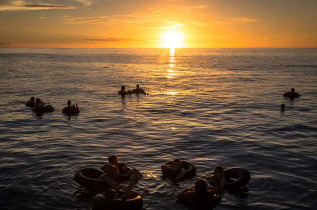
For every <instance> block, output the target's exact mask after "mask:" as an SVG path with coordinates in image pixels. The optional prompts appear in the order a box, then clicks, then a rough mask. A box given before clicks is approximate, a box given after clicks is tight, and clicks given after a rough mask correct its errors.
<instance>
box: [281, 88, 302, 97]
mask: <svg viewBox="0 0 317 210" xmlns="http://www.w3.org/2000/svg"><path fill="white" fill-rule="evenodd" d="M283 96H284V97H288V98H298V97H300V94H299V93H297V92H295V88H292V89H291V90H290V91H288V92H285V93H284V94H283Z"/></svg>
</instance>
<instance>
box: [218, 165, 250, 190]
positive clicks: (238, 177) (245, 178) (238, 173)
mask: <svg viewBox="0 0 317 210" xmlns="http://www.w3.org/2000/svg"><path fill="white" fill-rule="evenodd" d="M223 174H224V177H225V179H226V180H227V184H226V189H229V190H234V189H239V188H241V187H244V186H245V185H246V184H248V182H249V181H250V179H251V174H250V172H249V171H248V170H246V169H244V168H241V167H233V168H228V169H225V170H224V171H223Z"/></svg>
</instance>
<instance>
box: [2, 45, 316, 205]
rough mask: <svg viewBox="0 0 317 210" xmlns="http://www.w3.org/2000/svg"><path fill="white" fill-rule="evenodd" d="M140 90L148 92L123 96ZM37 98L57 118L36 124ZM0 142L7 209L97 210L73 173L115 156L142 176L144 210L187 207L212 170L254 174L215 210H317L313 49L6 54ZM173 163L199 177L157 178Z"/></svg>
mask: <svg viewBox="0 0 317 210" xmlns="http://www.w3.org/2000/svg"><path fill="white" fill-rule="evenodd" d="M136 84H140V86H141V87H143V88H144V90H145V91H146V92H148V93H149V95H147V96H144V95H142V96H139V97H137V96H136V95H132V96H127V97H125V99H122V98H121V97H120V96H118V95H117V92H118V90H119V89H120V86H121V85H126V88H127V89H133V88H135V85H136ZM292 87H294V88H295V89H296V91H297V92H299V93H300V94H301V95H302V97H300V98H299V99H295V100H294V101H291V100H288V99H284V98H283V97H282V93H283V92H285V91H288V90H289V89H290V88H292ZM31 96H34V97H39V98H41V99H42V100H43V101H45V102H48V103H50V104H51V105H53V106H54V107H55V109H56V111H55V112H53V113H49V114H44V115H43V116H40V117H37V116H36V115H35V114H34V113H32V111H31V110H30V109H29V108H28V107H25V106H24V103H25V102H26V101H27V100H28V99H29V98H30V97H31ZM67 100H72V101H73V102H75V103H78V105H79V107H80V108H81V112H80V114H79V115H78V116H74V117H70V118H68V117H67V116H64V115H63V114H62V113H61V110H62V108H63V107H65V106H66V102H67ZM281 103H285V105H286V111H285V112H284V113H281V112H280V104H281ZM0 138H1V140H0V206H1V209H91V208H92V203H91V202H90V201H84V200H83V199H82V198H80V197H78V196H76V195H75V194H74V193H75V192H76V191H77V190H78V188H80V187H79V185H78V184H77V183H76V182H75V181H74V180H73V175H74V173H75V171H76V170H78V169H79V168H81V167H94V168H100V167H101V166H102V165H103V164H105V163H106V162H107V157H108V156H110V155H118V156H119V158H120V160H121V161H124V162H128V164H129V165H131V166H133V167H136V168H138V169H139V170H140V171H141V172H143V173H144V175H145V177H144V178H143V179H142V180H140V182H139V183H138V184H137V185H136V186H135V189H136V190H138V191H140V192H143V191H144V190H145V189H147V190H148V191H149V192H148V193H146V194H145V195H144V208H145V209H157V210H159V209H186V208H185V207H183V206H182V205H180V204H178V203H176V196H177V194H178V193H179V192H181V191H182V190H183V189H184V188H186V187H189V186H191V185H192V184H193V182H194V180H195V179H196V178H197V177H206V176H208V175H210V173H211V171H212V169H213V167H214V166H216V165H222V166H224V167H232V166H242V167H245V168H247V169H248V170H249V171H250V172H251V176H252V178H251V181H250V183H249V185H248V187H249V190H250V193H249V196H248V197H247V198H238V197H236V196H235V195H232V194H228V193H226V194H225V195H224V197H223V198H222V201H221V203H220V204H219V205H218V206H217V207H216V209H219V210H223V209H252V210H253V209H265V210H266V209H274V210H275V209H315V208H316V205H317V201H316V198H317V142H316V139H317V49H182V50H181V49H176V51H175V54H174V55H173V53H172V54H170V51H169V50H167V49H0ZM177 157H178V158H181V159H183V160H187V161H190V162H192V163H194V164H195V165H196V166H197V176H196V177H195V178H194V179H193V180H188V181H185V182H181V183H177V184H173V183H172V182H171V181H169V180H163V179H162V175H161V170H160V165H161V164H163V163H164V162H166V161H168V160H171V159H174V158H177Z"/></svg>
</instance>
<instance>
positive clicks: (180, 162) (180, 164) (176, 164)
mask: <svg viewBox="0 0 317 210" xmlns="http://www.w3.org/2000/svg"><path fill="white" fill-rule="evenodd" d="M173 166H177V167H179V168H181V167H182V161H181V160H180V159H175V160H173Z"/></svg>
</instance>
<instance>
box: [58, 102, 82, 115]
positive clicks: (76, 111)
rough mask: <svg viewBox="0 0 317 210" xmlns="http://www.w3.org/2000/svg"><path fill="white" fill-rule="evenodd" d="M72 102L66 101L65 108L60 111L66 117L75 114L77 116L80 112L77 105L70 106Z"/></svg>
mask: <svg viewBox="0 0 317 210" xmlns="http://www.w3.org/2000/svg"><path fill="white" fill-rule="evenodd" d="M71 104H72V102H71V101H69V100H68V101H67V107H65V108H64V109H62V112H63V113H64V114H66V115H76V114H79V112H80V109H79V107H78V105H77V104H75V105H72V106H71Z"/></svg>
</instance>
